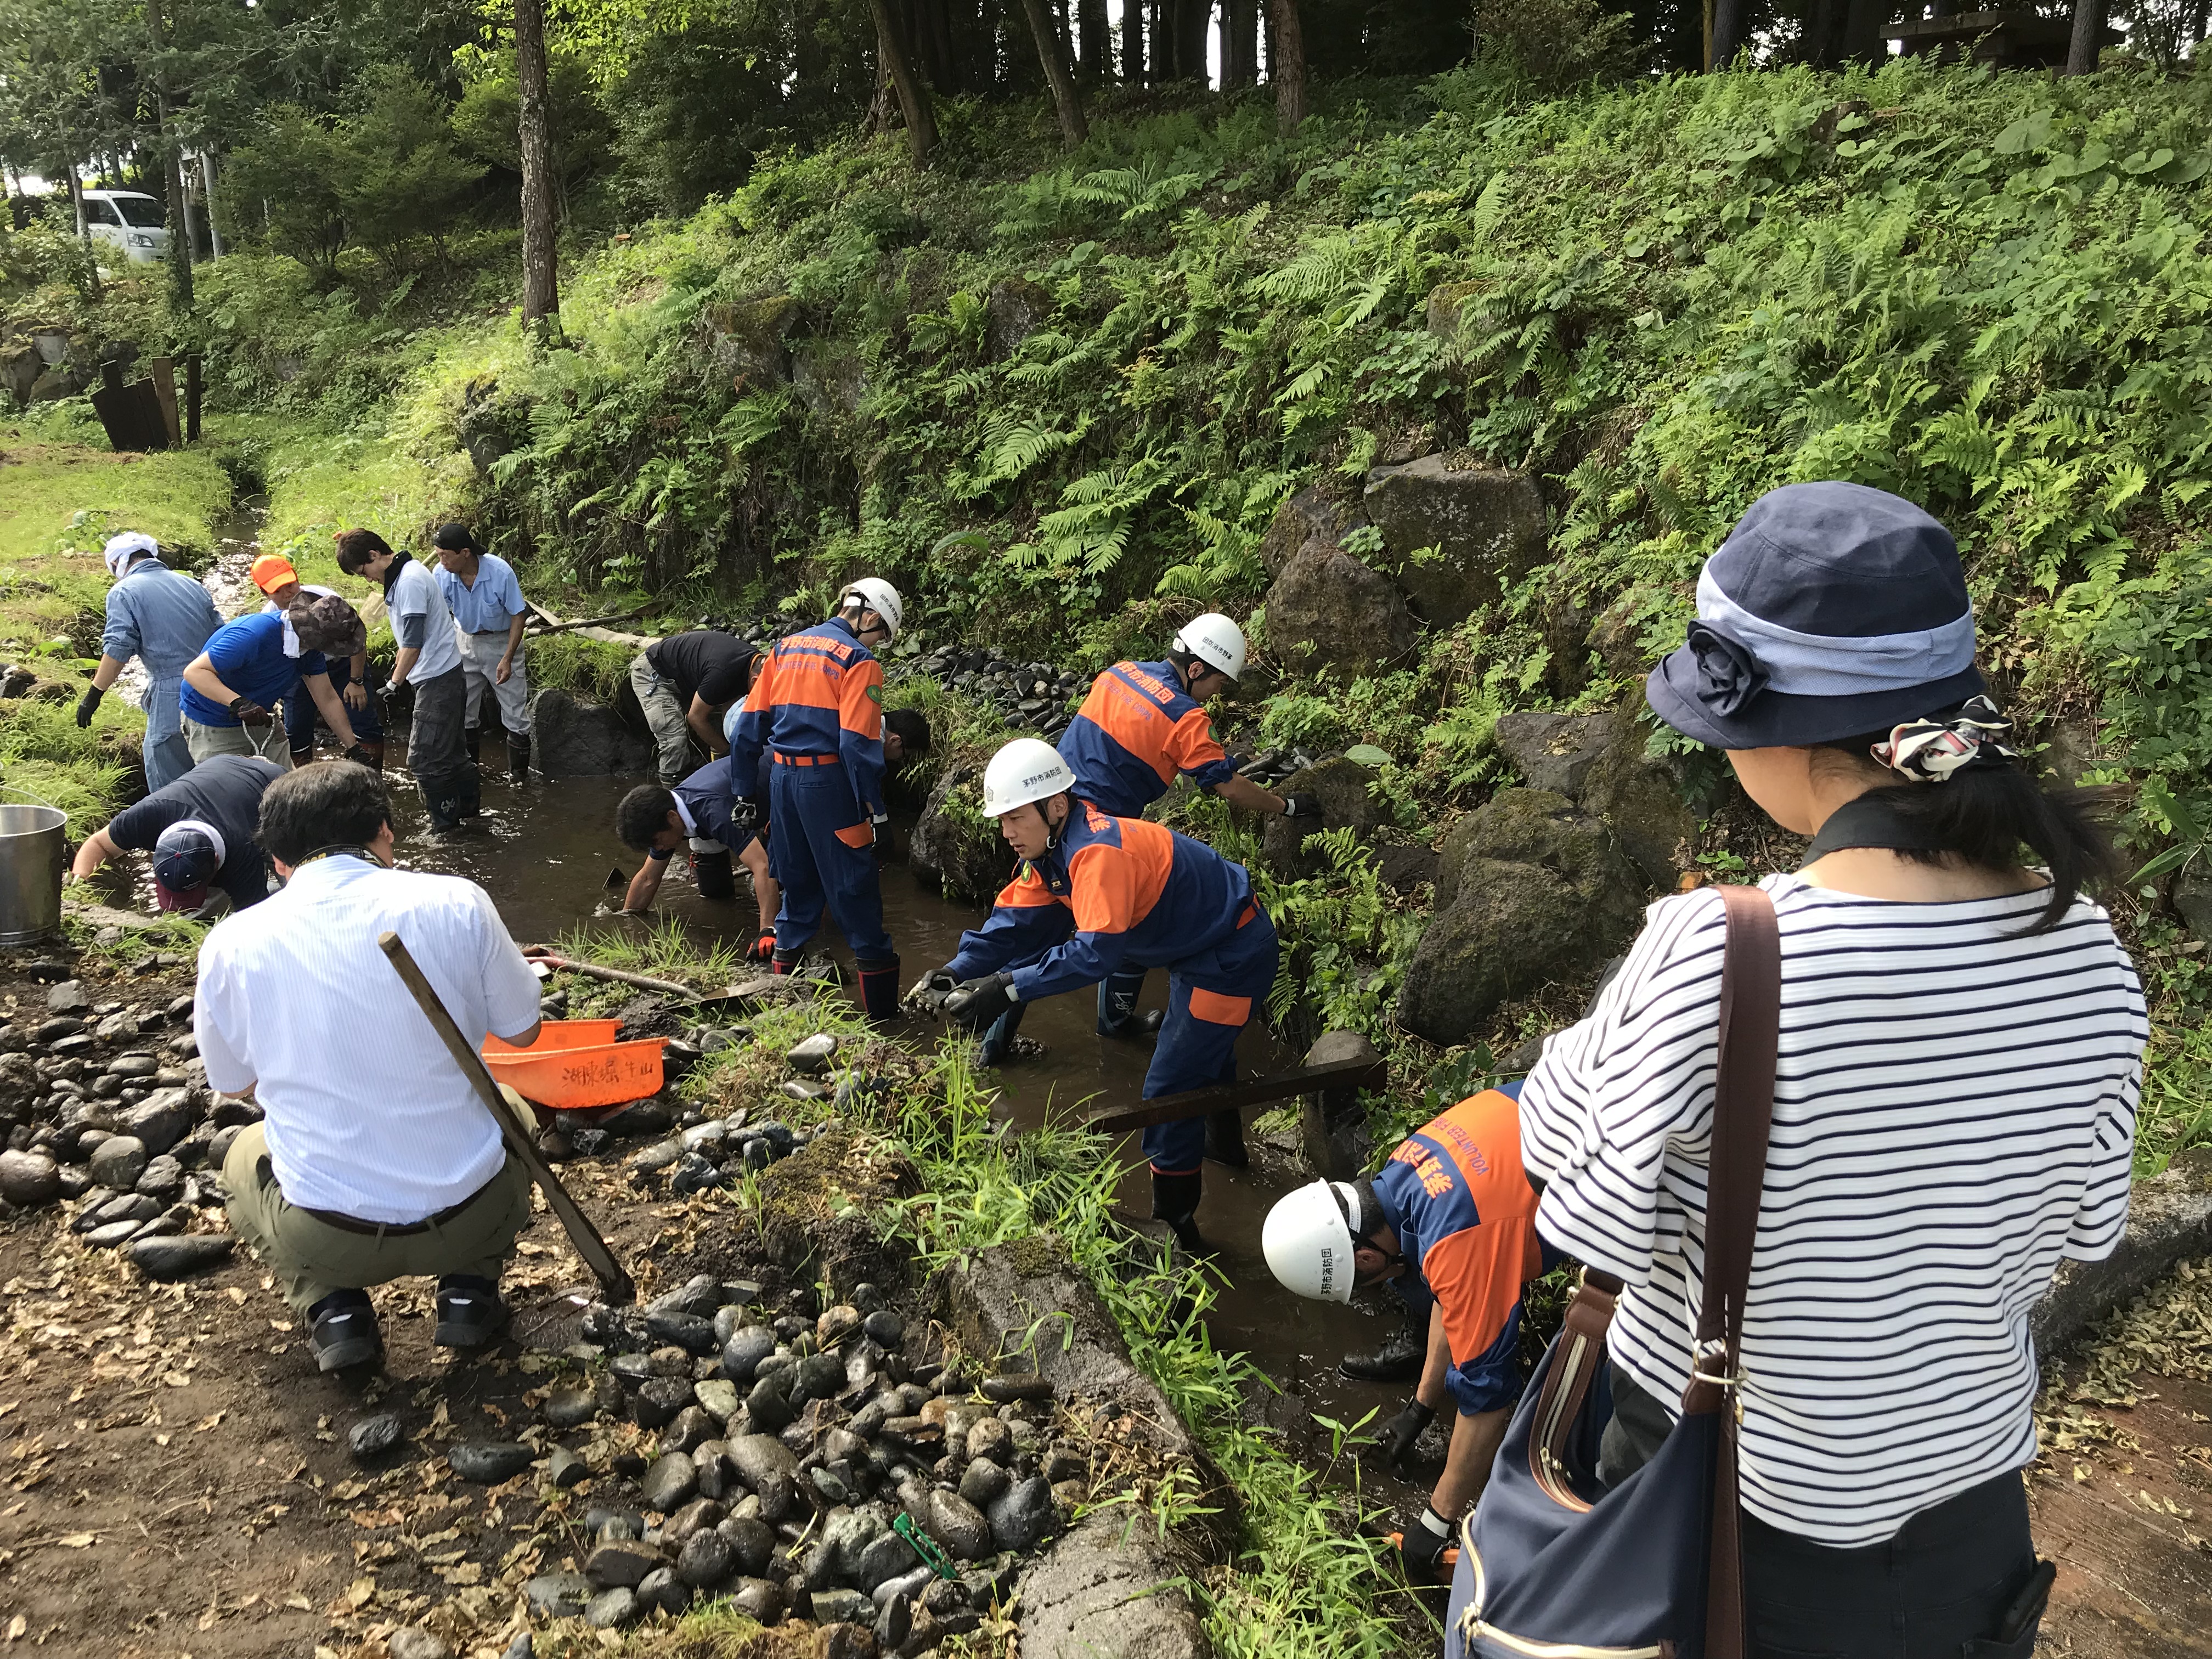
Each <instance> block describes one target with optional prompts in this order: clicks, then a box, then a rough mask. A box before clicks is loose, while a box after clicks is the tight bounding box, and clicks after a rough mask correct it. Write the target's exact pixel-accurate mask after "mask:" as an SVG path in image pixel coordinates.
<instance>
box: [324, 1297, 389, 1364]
mask: <svg viewBox="0 0 2212 1659" xmlns="http://www.w3.org/2000/svg"><path fill="white" fill-rule="evenodd" d="M307 1347H308V1349H309V1351H310V1352H313V1354H314V1356H315V1364H317V1365H318V1366H319V1367H320V1368H321V1369H322V1370H326V1371H342V1370H345V1369H346V1368H347V1367H348V1366H349V1365H367V1364H373V1363H374V1361H376V1360H379V1359H381V1358H384V1336H383V1334H382V1333H381V1332H380V1331H379V1330H378V1329H377V1328H376V1307H375V1304H374V1303H372V1302H370V1301H369V1299H368V1291H331V1293H330V1294H329V1295H328V1296H326V1297H324V1298H323V1299H322V1300H321V1301H320V1302H318V1303H316V1304H315V1305H314V1306H313V1307H312V1308H310V1309H308V1310H307Z"/></svg>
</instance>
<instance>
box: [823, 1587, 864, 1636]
mask: <svg viewBox="0 0 2212 1659" xmlns="http://www.w3.org/2000/svg"><path fill="white" fill-rule="evenodd" d="M809 1599H810V1600H811V1602H812V1604H813V1607H814V1622H815V1623H816V1624H817V1625H820V1626H823V1627H824V1628H823V1635H825V1636H826V1635H828V1634H829V1630H828V1628H827V1627H828V1626H832V1625H865V1626H867V1627H868V1628H869V1629H871V1630H873V1629H874V1627H875V1623H876V1604H875V1603H874V1602H873V1601H870V1600H869V1599H868V1598H867V1597H866V1596H865V1595H861V1594H860V1591H858V1590H855V1589H820V1590H816V1591H815V1592H814V1594H813V1595H812V1596H811V1598H809Z"/></svg>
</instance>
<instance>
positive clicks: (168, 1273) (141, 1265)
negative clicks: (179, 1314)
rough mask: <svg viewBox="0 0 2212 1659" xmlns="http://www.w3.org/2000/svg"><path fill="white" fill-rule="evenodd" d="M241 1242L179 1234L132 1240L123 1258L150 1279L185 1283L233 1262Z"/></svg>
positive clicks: (216, 1235)
mask: <svg viewBox="0 0 2212 1659" xmlns="http://www.w3.org/2000/svg"><path fill="white" fill-rule="evenodd" d="M237 1246H238V1240H237V1239H235V1238H234V1237H232V1236H231V1235H230V1234H228V1233H179V1234H177V1235H174V1236H173V1237H157V1238H140V1239H136V1240H133V1241H132V1243H131V1245H130V1247H129V1248H128V1249H126V1250H125V1251H124V1254H125V1255H127V1256H129V1257H130V1258H131V1266H132V1267H136V1268H137V1269H138V1271H139V1272H140V1273H143V1274H145V1275H146V1277H147V1278H149V1279H161V1280H163V1281H165V1282H166V1281H167V1280H170V1279H183V1278H185V1277H186V1276H187V1275H188V1274H191V1273H197V1272H199V1271H200V1270H201V1269H202V1268H204V1267H216V1266H217V1265H219V1264H220V1263H222V1262H225V1261H229V1260H230V1256H231V1252H232V1251H233V1250H234V1249H236V1248H237Z"/></svg>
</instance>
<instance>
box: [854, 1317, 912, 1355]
mask: <svg viewBox="0 0 2212 1659" xmlns="http://www.w3.org/2000/svg"><path fill="white" fill-rule="evenodd" d="M860 1334H862V1335H863V1336H865V1337H866V1338H867V1339H868V1340H869V1341H871V1342H872V1343H874V1344H875V1345H876V1346H878V1347H880V1348H883V1349H885V1350H887V1351H888V1350H890V1349H892V1348H896V1347H897V1346H898V1345H899V1339H900V1338H901V1337H902V1336H904V1335H905V1334H906V1322H904V1321H903V1320H902V1319H901V1318H900V1317H899V1316H897V1315H896V1314H895V1313H893V1312H892V1311H891V1310H890V1309H889V1308H878V1309H877V1310H875V1312H873V1313H872V1314H870V1315H869V1316H867V1317H866V1319H863V1320H862V1321H861V1322H860Z"/></svg>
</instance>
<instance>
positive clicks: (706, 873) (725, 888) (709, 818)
mask: <svg viewBox="0 0 2212 1659" xmlns="http://www.w3.org/2000/svg"><path fill="white" fill-rule="evenodd" d="M763 793H766V792H765V791H763ZM615 833H616V834H617V835H618V836H621V837H622V841H623V846H625V847H627V848H629V849H630V850H631V851H632V852H634V853H642V854H645V862H644V863H643V864H642V865H641V866H638V872H637V873H636V874H635V876H632V877H631V878H630V881H629V891H628V892H627V893H625V894H624V895H623V913H624V914H625V915H642V914H643V913H644V912H646V911H647V910H649V909H651V908H653V899H654V898H655V896H658V895H659V891H660V881H661V878H662V877H663V876H665V875H666V874H667V873H668V863H669V860H671V859H672V858H673V857H675V855H676V849H677V848H679V847H682V846H684V845H685V844H686V843H687V842H688V843H689V844H690V849H691V875H692V878H693V879H694V880H696V882H697V883H698V884H699V896H701V897H702V898H710V899H726V898H734V897H735V896H737V884H736V883H735V882H734V881H732V879H731V877H730V858H731V855H732V854H735V855H736V856H737V858H738V861H739V862H741V863H742V864H743V865H744V866H745V868H746V870H747V871H748V872H750V873H751V876H752V878H753V902H754V903H755V904H756V905H757V906H758V907H759V911H760V928H759V931H758V933H757V934H756V935H755V937H754V939H753V943H752V948H751V949H750V950H749V951H746V952H745V957H746V959H747V960H748V961H750V962H768V961H771V960H773V959H774V957H775V913H776V909H777V908H778V907H779V906H780V905H781V902H782V900H783V890H782V889H781V888H780V887H778V886H777V885H776V884H775V877H774V876H773V875H771V874H769V862H768V826H767V825H766V824H764V823H763V824H760V825H759V826H758V827H757V829H756V826H755V823H754V821H753V818H752V816H751V814H750V812H746V811H739V810H738V801H737V798H736V797H735V796H733V795H732V793H730V769H729V766H728V764H727V763H726V762H722V761H709V762H708V763H707V764H706V765H704V766H702V767H701V768H700V769H698V770H697V771H696V772H694V773H693V774H692V775H690V777H688V778H686V779H684V781H682V782H681V783H678V784H676V785H674V786H673V787H668V786H664V785H661V784H658V783H641V784H640V785H638V787H636V788H635V789H633V790H631V791H630V792H629V793H628V794H627V795H624V796H623V798H622V800H621V803H620V804H619V805H617V806H616V808H615Z"/></svg>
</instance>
